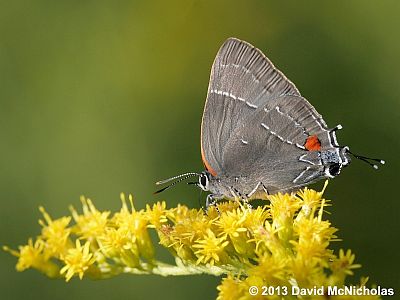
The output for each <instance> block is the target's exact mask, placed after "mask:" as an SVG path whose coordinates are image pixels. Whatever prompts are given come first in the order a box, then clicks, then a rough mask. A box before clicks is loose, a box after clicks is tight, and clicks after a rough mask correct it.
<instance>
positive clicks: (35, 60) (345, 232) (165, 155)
mask: <svg viewBox="0 0 400 300" xmlns="http://www.w3.org/2000/svg"><path fill="white" fill-rule="evenodd" d="M0 3H1V4H0V128H1V129H0V143H1V147H0V157H1V165H0V168H1V173H0V192H1V196H0V197H1V210H0V213H1V215H0V244H2V245H4V244H7V245H10V246H12V247H16V246H17V245H20V244H23V243H25V242H26V240H27V238H28V237H30V236H35V235H36V234H38V233H39V230H40V226H39V225H38V223H37V219H38V218H39V217H40V213H39V212H38V210H37V207H38V205H44V206H45V207H46V209H47V210H48V212H49V213H50V214H51V215H52V216H53V217H60V216H62V215H65V214H68V213H69V211H68V206H69V205H70V204H73V205H74V206H77V207H79V205H80V202H79V196H80V195H81V194H84V195H86V196H88V197H91V198H92V199H94V201H95V204H96V205H97V207H98V208H99V209H103V210H105V209H111V210H113V211H115V210H117V209H119V207H120V201H119V193H120V192H127V193H133V194H134V196H135V202H136V206H137V207H138V208H143V207H144V206H145V204H146V203H153V202H155V201H157V200H164V199H165V200H167V201H168V205H169V207H172V206H175V205H176V204H177V203H180V202H181V203H186V204H187V205H189V206H191V207H198V205H199V204H198V194H199V192H198V190H197V189H196V188H194V187H190V186H186V185H184V184H181V185H179V186H177V187H176V188H174V189H171V190H170V191H168V192H165V193H163V194H161V195H159V196H153V195H152V192H153V191H154V190H155V189H156V187H155V186H154V182H155V181H156V180H159V179H163V178H166V177H169V176H172V175H176V174H179V173H182V172H184V171H201V170H202V163H201V159H200V154H199V143H200V131H199V128H200V119H201V115H202V110H203V105H204V100H205V96H206V91H207V85H208V79H209V72H210V68H211V64H212V61H213V59H214V56H215V54H216V52H217V50H218V48H219V47H220V45H221V43H222V42H223V41H224V40H225V39H226V38H228V37H231V36H234V37H238V38H241V39H244V40H246V41H249V42H251V43H252V44H254V45H255V46H257V47H258V48H260V49H262V50H263V51H264V52H265V53H266V54H267V55H268V56H269V57H270V59H271V60H272V61H273V62H274V63H275V64H276V65H277V66H278V67H279V68H280V69H281V70H282V71H284V73H285V74H286V75H287V76H288V77H289V78H290V79H291V80H292V81H294V82H295V84H296V85H297V87H298V88H299V89H300V91H301V92H302V94H303V95H304V96H305V97H307V98H308V99H309V100H310V102H311V103H312V104H313V105H315V107H316V108H317V109H318V111H319V112H320V113H322V114H323V116H324V118H325V120H326V121H327V123H328V124H329V125H330V126H335V125H336V124H339V123H340V124H342V125H343V126H344V130H342V131H340V132H339V133H338V139H339V141H340V142H341V144H348V145H350V147H351V149H352V150H353V151H354V152H356V153H360V154H364V155H370V156H378V157H382V158H384V159H386V161H387V164H386V166H384V167H383V168H381V169H380V170H379V171H374V170H373V169H371V168H369V167H368V166H367V165H366V164H364V163H362V162H360V161H355V162H354V163H353V164H352V166H351V167H349V168H347V169H345V170H344V172H343V173H342V175H340V176H339V177H338V178H337V179H335V180H333V181H331V183H330V184H329V187H328V189H327V192H326V196H327V197H328V198H330V199H333V207H331V208H330V209H329V211H330V212H331V213H332V214H331V216H330V219H331V220H332V222H333V224H334V225H335V226H337V227H338V228H340V231H339V236H340V237H341V238H343V242H338V243H336V244H335V246H334V247H335V248H336V249H337V248H339V247H344V248H351V249H353V250H354V251H355V253H356V255H357V257H356V260H357V262H359V263H361V264H363V268H362V269H361V271H360V272H357V273H356V274H357V278H359V276H361V275H369V276H370V283H377V284H379V285H381V286H386V287H394V288H396V289H397V293H399V292H400V289H399V287H400V282H399V278H400V276H399V275H398V274H399V270H398V269H399V261H400V256H399V251H398V249H399V246H400V244H399V211H400V206H399V199H398V198H399V197H398V187H397V186H396V185H397V184H398V180H399V176H398V173H399V169H400V164H399V159H398V155H399V153H400V146H399V133H400V129H399V125H398V124H399V120H400V98H399V96H400V84H399V77H400V75H399V70H400V57H399V53H400V39H399V29H400V18H399V13H400V2H398V1H395V0H393V1H379V2H378V1H362V0H359V1H340V2H338V1H302V2H300V1H284V2H283V1H274V2H272V1H113V2H111V1H42V0H37V1H1V2H0ZM321 186H322V183H319V184H316V185H315V186H314V187H316V188H320V187H321ZM0 261H1V269H0V290H1V299H43V300H45V299H71V298H74V299H75V298H77V299H83V298H85V299H110V300H112V299H158V298H163V299H187V298H189V297H190V299H192V300H196V299H213V298H215V297H216V294H217V292H216V289H215V288H216V286H217V284H218V282H219V281H220V279H219V278H213V277H210V276H192V277H178V278H172V277H171V278H161V277H157V276H132V275H130V276H128V275H127V276H119V277H116V278H113V279H109V280H104V281H91V280H83V281H79V280H77V279H74V280H72V281H71V282H70V283H68V284H66V283H64V282H63V281H62V280H49V279H47V278H45V277H44V276H42V275H41V274H39V273H38V272H36V271H32V270H29V271H26V272H24V273H17V272H16V271H15V269H14V265H15V263H16V259H15V258H14V257H11V256H10V255H8V254H5V253H0Z"/></svg>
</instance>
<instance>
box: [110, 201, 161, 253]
mask: <svg viewBox="0 0 400 300" xmlns="http://www.w3.org/2000/svg"><path fill="white" fill-rule="evenodd" d="M121 201H122V208H121V210H120V211H119V212H118V213H116V214H114V216H113V217H112V219H111V220H110V223H111V224H113V226H115V227H116V228H117V231H119V233H120V234H122V235H124V236H125V237H124V239H125V238H128V236H130V237H129V238H128V239H130V241H131V242H132V243H134V244H135V245H133V244H132V245H131V246H130V247H131V249H132V251H133V249H136V250H135V253H136V254H135V255H136V256H139V253H140V255H141V256H143V257H144V258H146V259H148V260H152V259H153V258H154V247H153V243H152V241H151V238H150V235H149V233H148V227H149V218H150V217H149V216H148V215H147V214H146V212H145V211H144V210H140V211H136V210H135V208H134V206H133V197H132V195H129V201H130V203H131V211H129V209H128V206H127V205H126V200H125V195H124V194H121ZM164 209H165V207H164ZM109 234H110V231H108V232H107V233H106V235H108V236H109V237H110V235H109ZM120 242H121V241H118V242H117V244H118V243H120ZM128 256H130V255H128Z"/></svg>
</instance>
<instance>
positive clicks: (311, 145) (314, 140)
mask: <svg viewBox="0 0 400 300" xmlns="http://www.w3.org/2000/svg"><path fill="white" fill-rule="evenodd" d="M304 147H305V148H306V149H307V150H308V151H319V150H321V142H320V141H319V139H318V137H317V136H316V135H312V136H309V137H308V138H307V140H306V143H305V144H304Z"/></svg>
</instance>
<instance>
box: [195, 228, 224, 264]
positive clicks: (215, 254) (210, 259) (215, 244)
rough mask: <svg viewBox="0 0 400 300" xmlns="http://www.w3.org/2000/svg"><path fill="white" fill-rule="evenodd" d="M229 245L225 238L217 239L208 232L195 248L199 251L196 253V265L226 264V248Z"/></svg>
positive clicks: (197, 242)
mask: <svg viewBox="0 0 400 300" xmlns="http://www.w3.org/2000/svg"><path fill="white" fill-rule="evenodd" d="M228 244H229V242H228V241H226V238H225V237H220V238H217V237H216V236H215V234H214V233H213V232H212V231H211V230H208V231H207V235H206V236H205V237H204V238H203V239H200V240H198V241H196V244H195V245H194V246H193V248H196V249H199V250H197V251H196V252H195V254H196V255H197V257H198V260H197V262H196V264H200V263H203V264H207V263H209V264H210V265H212V266H213V265H214V264H215V263H221V264H223V263H225V261H224V260H225V259H226V257H225V256H226V254H225V253H224V248H225V247H226V246H227V245H228Z"/></svg>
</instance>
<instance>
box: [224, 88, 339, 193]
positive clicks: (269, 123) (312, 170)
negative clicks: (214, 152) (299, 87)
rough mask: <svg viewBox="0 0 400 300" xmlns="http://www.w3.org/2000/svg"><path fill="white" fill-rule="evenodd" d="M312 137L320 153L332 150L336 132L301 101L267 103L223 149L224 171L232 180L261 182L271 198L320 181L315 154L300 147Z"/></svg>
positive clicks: (286, 98) (285, 98) (283, 99)
mask: <svg viewBox="0 0 400 300" xmlns="http://www.w3.org/2000/svg"><path fill="white" fill-rule="evenodd" d="M314 135H315V136H316V137H317V138H318V140H319V142H320V144H321V148H322V149H328V148H332V147H334V146H333V145H334V144H335V142H336V141H335V140H333V139H334V132H332V131H330V130H328V129H327V126H326V123H325V121H324V120H323V119H322V116H321V115H320V114H319V113H318V112H317V111H316V110H315V108H314V107H313V106H312V105H311V104H310V103H309V102H308V101H307V100H306V99H305V98H303V97H301V96H291V95H285V96H281V97H277V98H274V99H269V101H268V102H267V104H266V105H265V106H264V107H263V108H261V109H258V110H257V111H256V112H255V113H254V114H253V115H252V116H251V117H250V118H247V119H246V120H244V122H242V123H241V124H240V125H239V126H238V127H237V128H236V129H235V131H234V132H233V133H232V135H231V137H230V139H229V140H228V142H227V143H226V145H225V148H224V149H223V160H222V162H223V163H222V167H223V169H224V170H229V172H230V174H227V175H230V176H238V175H240V176H247V178H248V179H247V182H248V184H253V185H256V184H257V183H258V182H262V183H263V184H264V185H265V186H266V187H267V189H268V190H269V191H270V192H275V191H287V190H289V189H293V188H295V187H298V186H303V185H306V184H309V183H311V182H313V181H316V180H318V179H320V178H321V177H323V176H324V166H323V165H322V163H321V158H320V155H319V151H309V150H307V148H306V147H305V146H304V145H305V143H306V141H307V139H308V138H309V137H310V136H314Z"/></svg>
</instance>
